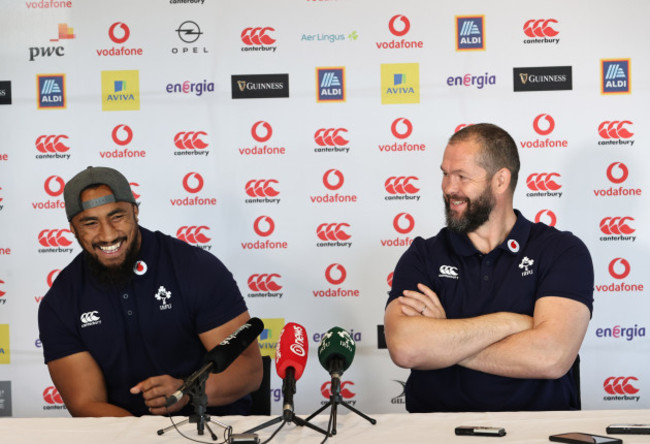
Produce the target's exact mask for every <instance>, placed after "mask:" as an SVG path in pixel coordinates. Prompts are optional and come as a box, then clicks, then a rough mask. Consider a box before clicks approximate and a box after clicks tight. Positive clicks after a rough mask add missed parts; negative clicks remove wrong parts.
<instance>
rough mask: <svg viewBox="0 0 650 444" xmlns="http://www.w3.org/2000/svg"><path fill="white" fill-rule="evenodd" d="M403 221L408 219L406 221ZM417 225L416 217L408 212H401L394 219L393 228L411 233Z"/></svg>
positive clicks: (401, 232)
mask: <svg viewBox="0 0 650 444" xmlns="http://www.w3.org/2000/svg"><path fill="white" fill-rule="evenodd" d="M403 221H406V223H404V222H403ZM414 227H415V219H413V216H411V215H410V214H408V213H399V214H398V215H397V216H395V218H394V219H393V228H395V231H397V232H398V233H400V234H406V233H410V232H411V231H412V230H413V228H414Z"/></svg>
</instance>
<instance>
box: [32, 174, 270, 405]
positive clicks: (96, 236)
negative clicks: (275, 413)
mask: <svg viewBox="0 0 650 444" xmlns="http://www.w3.org/2000/svg"><path fill="white" fill-rule="evenodd" d="M64 200H65V209H66V214H67V217H68V221H69V222H70V230H71V231H72V232H73V233H74V235H75V236H76V238H77V240H78V241H79V245H81V247H82V249H83V251H82V252H81V253H80V254H79V255H78V256H77V257H76V258H75V259H74V260H73V261H72V263H70V264H69V265H68V266H67V267H66V268H65V269H64V270H62V271H61V273H60V274H59V276H58V277H57V279H56V281H55V282H54V284H53V285H52V288H51V289H50V291H48V293H47V294H46V295H45V297H44V299H43V300H42V302H41V305H40V307H39V313H38V321H39V329H40V339H41V341H42V343H43V350H44V356H45V362H46V364H47V366H48V369H49V372H50V375H51V377H52V381H53V382H54V384H55V385H56V387H57V389H58V391H59V393H60V394H61V397H62V398H63V401H64V402H65V405H66V407H67V408H68V410H69V412H70V414H71V415H73V416H127V415H136V416H139V415H144V414H165V413H167V412H168V409H167V408H165V407H164V405H165V401H166V397H168V396H169V395H171V394H172V393H173V392H175V391H176V390H177V389H178V388H179V387H180V386H181V385H182V383H183V380H182V378H184V377H186V376H189V375H190V374H191V373H193V372H194V371H195V370H197V369H198V368H199V367H201V365H202V364H203V358H204V356H205V354H206V352H207V351H208V350H211V349H212V348H214V347H215V346H216V345H217V344H219V343H220V342H221V341H222V340H223V339H225V338H226V337H227V336H228V335H230V334H231V333H232V332H234V331H235V330H236V329H237V328H238V327H240V326H241V325H242V324H244V323H245V322H246V321H247V320H248V319H249V318H250V316H249V314H248V311H247V309H246V304H245V302H244V300H243V298H242V297H241V294H240V293H239V289H238V288H237V285H236V283H235V281H234V279H233V277H232V274H231V273H230V272H229V271H228V270H227V269H226V267H225V266H224V265H223V264H222V263H221V262H220V261H219V260H218V259H217V258H216V257H214V256H213V255H211V254H210V253H207V252H205V251H203V250H202V249H200V248H197V247H194V246H191V245H189V244H187V243H185V242H182V241H180V240H178V239H175V238H172V237H170V236H167V235H165V234H162V233H160V232H152V231H149V230H147V229H146V228H143V227H141V226H139V225H138V212H139V210H138V205H137V204H136V202H135V199H134V197H133V193H132V192H131V188H130V186H129V183H128V181H127V180H126V178H125V177H124V176H123V175H122V174H121V173H120V172H118V171H117V170H114V169H112V168H105V167H88V168H87V169H85V170H84V171H82V172H80V173H79V174H77V175H76V176H75V177H73V178H72V179H70V181H68V183H67V184H66V186H65V189H64ZM261 377H262V361H261V356H260V352H259V348H258V345H257V342H256V341H254V342H253V343H252V344H251V345H250V346H249V347H248V348H247V349H246V350H245V351H244V353H243V354H242V355H241V356H240V357H239V358H237V359H236V360H235V361H234V362H233V364H231V365H230V366H229V367H228V369H226V370H225V371H224V372H222V373H219V374H212V375H210V376H209V377H208V379H207V381H206V394H207V397H208V406H210V407H209V408H208V412H207V413H209V414H213V415H225V414H239V415H241V414H247V413H248V409H249V407H250V398H249V397H248V396H246V395H247V394H248V393H250V392H251V391H254V390H256V389H257V388H258V387H259V384H260V381H261ZM188 402H189V396H187V395H186V396H184V397H183V398H182V399H181V400H180V401H179V402H178V403H176V404H174V405H172V406H171V407H170V408H169V413H173V412H179V414H186V415H187V414H189V413H191V412H192V408H191V407H192V406H191V405H188Z"/></svg>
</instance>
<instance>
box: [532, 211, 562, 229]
mask: <svg viewBox="0 0 650 444" xmlns="http://www.w3.org/2000/svg"><path fill="white" fill-rule="evenodd" d="M535 222H536V223H540V222H542V223H545V224H546V225H548V226H549V227H554V226H555V224H556V223H557V216H555V213H554V212H552V211H551V210H541V211H540V212H539V213H537V214H536V215H535Z"/></svg>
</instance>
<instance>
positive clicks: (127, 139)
mask: <svg viewBox="0 0 650 444" xmlns="http://www.w3.org/2000/svg"><path fill="white" fill-rule="evenodd" d="M111 137H112V138H113V142H115V144H116V145H119V146H126V145H128V144H129V143H131V140H133V131H132V130H131V127H130V126H128V125H124V124H121V125H117V126H116V127H115V128H113V131H112V132H111Z"/></svg>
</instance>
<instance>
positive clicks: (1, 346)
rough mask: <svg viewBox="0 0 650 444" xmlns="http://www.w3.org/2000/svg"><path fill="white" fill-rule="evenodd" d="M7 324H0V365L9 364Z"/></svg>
mask: <svg viewBox="0 0 650 444" xmlns="http://www.w3.org/2000/svg"><path fill="white" fill-rule="evenodd" d="M10 363H11V353H10V352H9V324H0V364H10Z"/></svg>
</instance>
